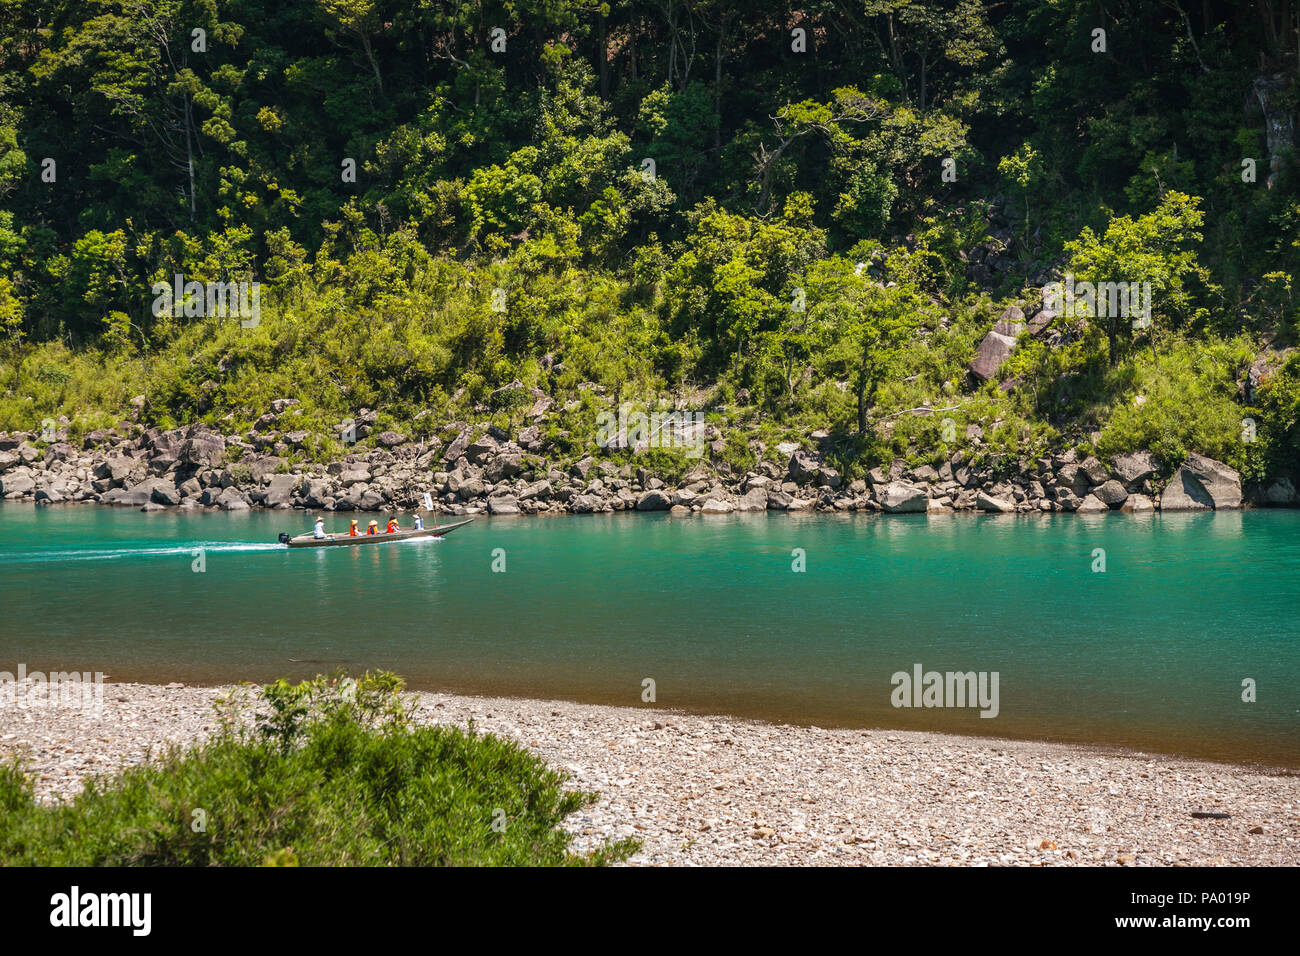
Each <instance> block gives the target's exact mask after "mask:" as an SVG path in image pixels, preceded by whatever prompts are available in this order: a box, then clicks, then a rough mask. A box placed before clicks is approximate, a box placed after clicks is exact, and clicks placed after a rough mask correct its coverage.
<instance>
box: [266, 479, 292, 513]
mask: <svg viewBox="0 0 1300 956" xmlns="http://www.w3.org/2000/svg"><path fill="white" fill-rule="evenodd" d="M297 485H298V477H297V476H296V475H272V476H271V482H270V484H268V485H267V487H266V490H265V491H264V492H263V493H262V505H263V506H264V507H266V508H288V507H290V506H291V505H292V504H293V491H294V488H295V487H296V486H297Z"/></svg>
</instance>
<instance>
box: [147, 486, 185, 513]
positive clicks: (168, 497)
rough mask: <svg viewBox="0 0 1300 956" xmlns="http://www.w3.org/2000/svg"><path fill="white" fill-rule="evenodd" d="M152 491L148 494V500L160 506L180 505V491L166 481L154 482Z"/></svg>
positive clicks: (181, 496) (181, 495)
mask: <svg viewBox="0 0 1300 956" xmlns="http://www.w3.org/2000/svg"><path fill="white" fill-rule="evenodd" d="M152 484H153V490H152V491H151V492H150V493H149V500H150V501H153V502H155V503H157V504H160V505H167V506H169V507H170V506H175V505H178V504H180V503H181V498H183V497H185V496H184V495H183V494H181V490H180V489H179V488H177V487H176V486H175V485H173V484H170V483H169V482H166V481H155V482H153V483H152Z"/></svg>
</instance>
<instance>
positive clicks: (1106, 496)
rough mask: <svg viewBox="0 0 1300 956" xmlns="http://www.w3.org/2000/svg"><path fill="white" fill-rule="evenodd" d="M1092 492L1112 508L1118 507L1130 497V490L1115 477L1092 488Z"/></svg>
mask: <svg viewBox="0 0 1300 956" xmlns="http://www.w3.org/2000/svg"><path fill="white" fill-rule="evenodd" d="M1092 493H1093V494H1094V495H1096V496H1097V497H1098V498H1100V499H1101V500H1102V501H1104V502H1105V503H1106V504H1107V505H1108V506H1109V507H1111V508H1118V507H1119V506H1120V505H1122V504H1123V503H1124V502H1125V501H1126V500H1127V499H1128V491H1127V490H1125V488H1124V486H1123V485H1122V484H1121V483H1120V482H1118V481H1116V480H1115V479H1114V478H1112V479H1110V481H1107V482H1104V483H1103V484H1101V485H1099V486H1097V487H1096V488H1094V489H1092Z"/></svg>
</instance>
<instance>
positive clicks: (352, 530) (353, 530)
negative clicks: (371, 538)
mask: <svg viewBox="0 0 1300 956" xmlns="http://www.w3.org/2000/svg"><path fill="white" fill-rule="evenodd" d="M358 533H359V532H358V531H357V519H356V518H353V519H352V523H351V524H350V525H348V537H349V538H355V537H356V536H357V534H358Z"/></svg>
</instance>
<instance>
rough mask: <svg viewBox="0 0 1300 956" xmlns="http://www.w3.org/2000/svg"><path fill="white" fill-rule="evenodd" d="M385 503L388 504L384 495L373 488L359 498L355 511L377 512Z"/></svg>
mask: <svg viewBox="0 0 1300 956" xmlns="http://www.w3.org/2000/svg"><path fill="white" fill-rule="evenodd" d="M387 503H388V498H387V497H386V496H385V495H384V493H383V492H382V491H378V490H376V489H374V488H370V489H368V490H367V491H366V492H365V494H363V495H362V496H361V500H360V501H359V502H358V503H357V510H358V511H378V510H379V509H380V508H382V507H383V506H384V505H386V504H387Z"/></svg>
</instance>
